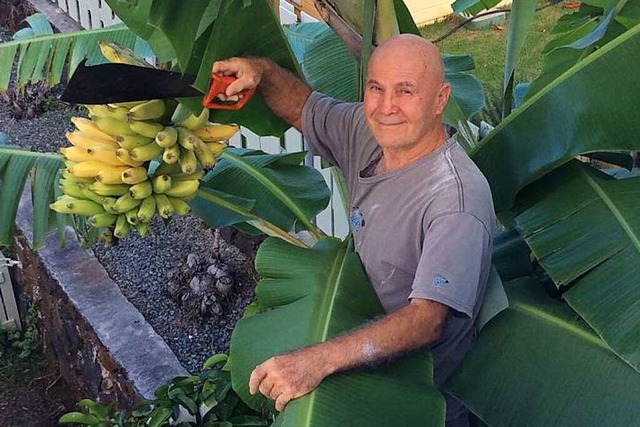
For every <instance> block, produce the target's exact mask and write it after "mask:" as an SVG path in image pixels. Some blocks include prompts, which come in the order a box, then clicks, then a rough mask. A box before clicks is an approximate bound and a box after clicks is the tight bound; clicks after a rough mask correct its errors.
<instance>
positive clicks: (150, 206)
mask: <svg viewBox="0 0 640 427" xmlns="http://www.w3.org/2000/svg"><path fill="white" fill-rule="evenodd" d="M155 213H156V198H155V197H154V196H153V195H151V196H149V197H147V198H146V199H144V200H143V201H142V203H140V207H139V209H138V221H140V222H149V221H151V218H153V215H154V214H155Z"/></svg>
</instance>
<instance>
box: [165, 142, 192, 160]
mask: <svg viewBox="0 0 640 427" xmlns="http://www.w3.org/2000/svg"><path fill="white" fill-rule="evenodd" d="M180 151H181V150H180V146H179V145H178V144H174V145H172V146H171V147H166V148H165V149H164V151H163V152H162V161H163V162H164V164H167V165H173V164H177V163H178V160H180ZM184 151H187V150H184Z"/></svg>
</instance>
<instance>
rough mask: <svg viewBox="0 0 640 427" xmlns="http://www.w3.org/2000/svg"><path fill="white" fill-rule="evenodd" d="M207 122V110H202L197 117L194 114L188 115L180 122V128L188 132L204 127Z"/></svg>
mask: <svg viewBox="0 0 640 427" xmlns="http://www.w3.org/2000/svg"><path fill="white" fill-rule="evenodd" d="M207 120H209V109H207V108H203V109H202V111H201V112H200V114H198V115H197V116H196V115H195V114H190V115H189V117H187V118H186V119H184V120H183V121H182V122H180V126H182V127H183V128H187V129H190V130H195V129H198V128H201V127H203V126H204V125H206V124H207Z"/></svg>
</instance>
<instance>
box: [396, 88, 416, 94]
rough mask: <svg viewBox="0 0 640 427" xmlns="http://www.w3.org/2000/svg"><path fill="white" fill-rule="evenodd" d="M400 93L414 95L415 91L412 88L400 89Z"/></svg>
mask: <svg viewBox="0 0 640 427" xmlns="http://www.w3.org/2000/svg"><path fill="white" fill-rule="evenodd" d="M398 93H399V94H401V95H412V94H413V91H412V90H411V89H399V90H398Z"/></svg>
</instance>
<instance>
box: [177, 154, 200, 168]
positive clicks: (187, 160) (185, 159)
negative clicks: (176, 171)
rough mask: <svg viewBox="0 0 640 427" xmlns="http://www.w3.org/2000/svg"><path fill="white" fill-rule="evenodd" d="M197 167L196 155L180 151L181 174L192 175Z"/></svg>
mask: <svg viewBox="0 0 640 427" xmlns="http://www.w3.org/2000/svg"><path fill="white" fill-rule="evenodd" d="M197 167H198V159H197V158H196V154H195V153H194V152H193V151H191V150H181V151H180V169H181V170H182V172H183V173H193V172H195V171H196V168H197Z"/></svg>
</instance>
